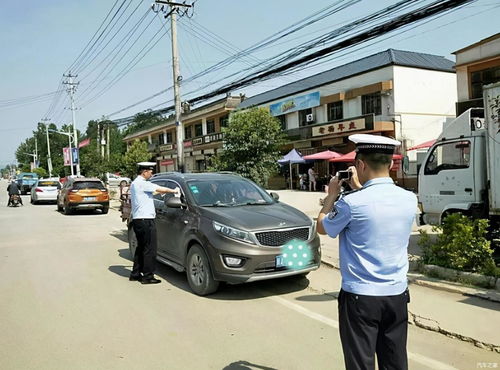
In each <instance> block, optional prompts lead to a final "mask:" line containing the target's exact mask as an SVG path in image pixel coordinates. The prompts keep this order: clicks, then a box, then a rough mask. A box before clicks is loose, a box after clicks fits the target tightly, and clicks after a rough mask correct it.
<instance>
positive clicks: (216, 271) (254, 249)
mask: <svg viewBox="0 0 500 370" xmlns="http://www.w3.org/2000/svg"><path fill="white" fill-rule="evenodd" d="M150 181H151V182H153V183H155V184H158V185H160V186H165V187H168V188H171V189H174V188H176V187H179V188H180V189H181V192H182V195H181V196H180V197H175V196H173V195H172V194H166V195H155V196H154V203H155V208H156V228H157V240H158V257H157V258H158V261H160V262H162V263H164V264H167V265H169V266H171V267H173V268H174V269H176V270H178V271H186V274H187V280H188V283H189V285H190V287H191V289H192V290H193V291H194V292H195V293H196V294H198V295H207V294H210V293H213V292H215V291H216V290H217V288H218V285H219V282H221V281H223V282H228V283H244V282H250V281H257V280H266V279H273V278H281V277H285V276H291V275H300V276H304V275H307V274H308V273H309V272H310V271H313V270H316V269H317V268H319V265H320V257H321V256H320V253H321V250H320V242H319V237H318V235H317V233H316V224H315V222H314V221H313V220H311V219H310V218H309V217H308V216H306V215H305V214H304V213H302V212H301V211H299V210H297V209H295V208H293V207H291V206H289V205H286V204H284V203H280V202H279V201H278V195H277V194H275V193H272V195H270V194H268V193H267V192H266V191H265V190H263V189H262V188H260V187H259V186H258V185H256V184H255V183H253V182H251V181H250V180H247V179H245V178H243V177H241V176H238V175H233V174H226V173H224V174H222V173H196V174H195V173H191V174H187V173H176V172H172V173H163V174H157V175H155V176H153V177H152V178H151V180H150ZM128 240H129V247H130V252H131V254H132V256H134V255H135V249H136V247H137V239H136V237H135V234H134V230H133V228H132V226H131V224H130V222H129V228H128ZM292 241H295V242H298V243H300V244H301V245H300V247H301V249H302V247H305V248H307V246H308V247H309V248H307V249H304V251H306V250H308V253H306V254H303V255H304V256H307V260H305V262H304V263H302V264H301V265H299V266H296V267H295V268H290V267H289V266H288V265H287V264H285V263H283V262H284V256H285V254H286V253H285V254H284V253H283V250H282V247H283V246H284V245H287V244H288V243H289V242H292ZM302 244H303V245H302Z"/></svg>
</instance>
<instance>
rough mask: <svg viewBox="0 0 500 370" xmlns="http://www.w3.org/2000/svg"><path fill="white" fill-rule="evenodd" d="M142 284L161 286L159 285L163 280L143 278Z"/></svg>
mask: <svg viewBox="0 0 500 370" xmlns="http://www.w3.org/2000/svg"><path fill="white" fill-rule="evenodd" d="M141 283H142V284H159V283H161V280H159V279H155V278H154V277H152V278H142V280H141Z"/></svg>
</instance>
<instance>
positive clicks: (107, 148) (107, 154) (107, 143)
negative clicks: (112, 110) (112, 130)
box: [106, 122, 110, 161]
mask: <svg viewBox="0 0 500 370" xmlns="http://www.w3.org/2000/svg"><path fill="white" fill-rule="evenodd" d="M109 144H110V143H109V122H108V123H106V157H107V158H108V161H109Z"/></svg>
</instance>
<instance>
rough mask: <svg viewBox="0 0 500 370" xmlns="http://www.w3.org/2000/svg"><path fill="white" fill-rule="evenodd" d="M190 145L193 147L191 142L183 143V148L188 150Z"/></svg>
mask: <svg viewBox="0 0 500 370" xmlns="http://www.w3.org/2000/svg"><path fill="white" fill-rule="evenodd" d="M191 145H193V142H192V141H191V140H189V141H185V142H184V148H189V147H190V146H191Z"/></svg>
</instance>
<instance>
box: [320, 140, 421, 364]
mask: <svg viewBox="0 0 500 370" xmlns="http://www.w3.org/2000/svg"><path fill="white" fill-rule="evenodd" d="M349 139H350V140H351V141H352V142H354V143H355V144H356V152H357V153H356V158H355V166H354V167H351V168H350V169H349V171H351V172H352V174H351V178H350V180H340V179H338V178H337V177H334V178H333V179H332V180H331V181H330V184H329V189H328V196H327V197H326V198H325V200H324V206H323V208H322V209H321V211H320V213H319V215H318V226H317V229H318V232H319V233H320V234H323V235H324V234H328V235H329V236H330V237H332V238H335V237H337V236H339V237H340V242H339V245H340V271H341V274H342V288H341V290H340V294H339V298H338V304H339V331H340V339H341V342H342V349H343V352H344V361H345V365H346V368H347V369H348V370H350V369H374V368H375V354H377V362H378V367H379V369H398V370H404V369H407V368H408V360H407V352H406V340H407V328H408V309H407V304H408V302H409V299H410V297H409V292H408V283H407V278H406V273H407V272H408V253H407V247H408V241H409V237H410V233H411V229H412V224H413V220H414V217H415V214H416V211H417V199H416V196H415V194H413V193H411V192H409V191H406V190H404V189H402V188H400V187H397V186H396V185H395V184H394V182H393V180H392V179H391V178H390V177H389V169H390V167H391V165H392V155H393V153H394V150H395V148H396V147H397V146H399V145H400V142H399V141H396V140H393V139H390V138H386V137H383V136H377V135H367V134H358V135H351V136H349ZM344 181H348V183H349V185H350V186H351V188H352V189H354V190H353V191H351V192H349V193H346V194H345V195H342V194H340V192H341V186H342V184H343V182H344ZM339 195H340V198H339Z"/></svg>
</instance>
